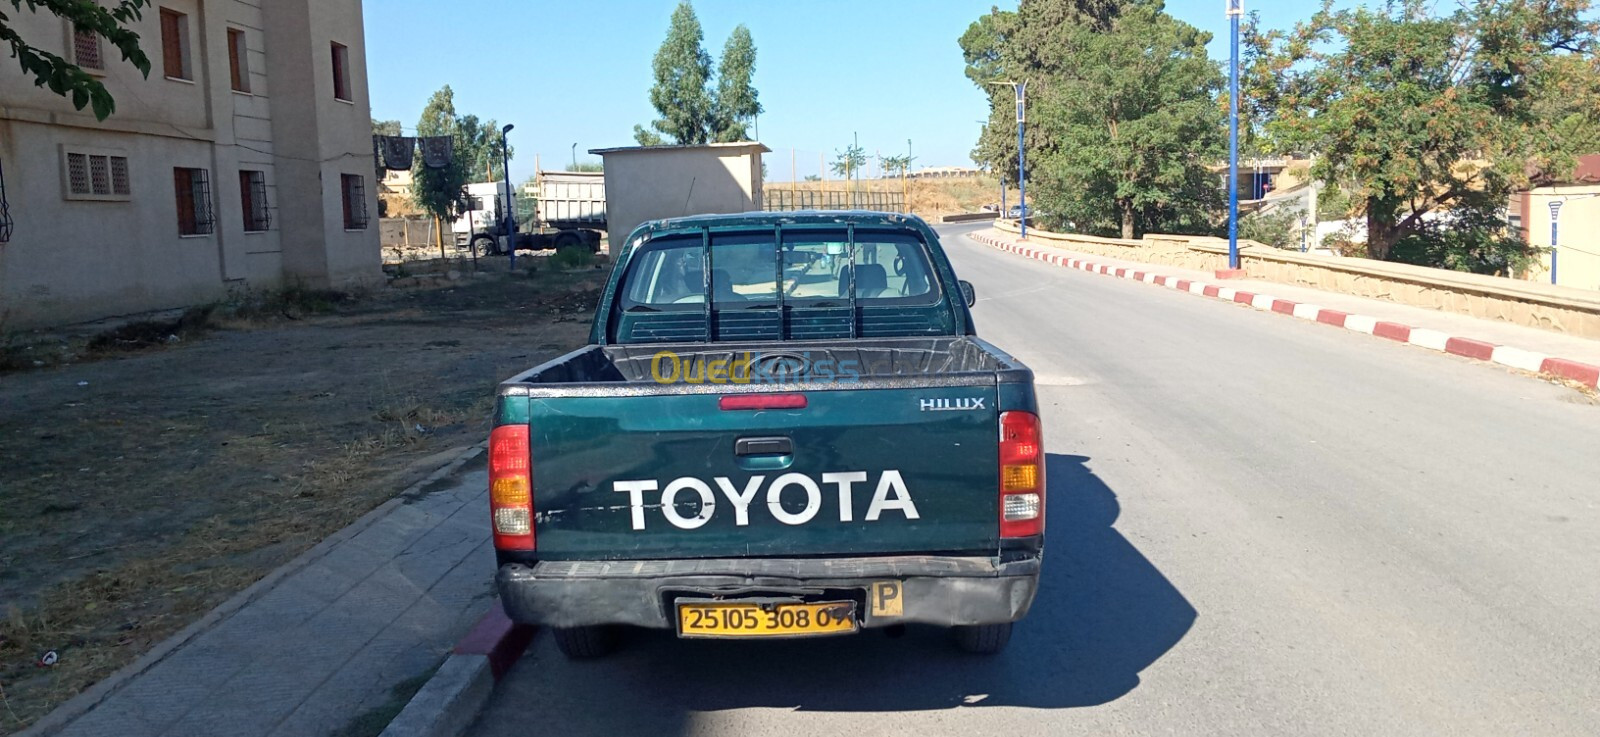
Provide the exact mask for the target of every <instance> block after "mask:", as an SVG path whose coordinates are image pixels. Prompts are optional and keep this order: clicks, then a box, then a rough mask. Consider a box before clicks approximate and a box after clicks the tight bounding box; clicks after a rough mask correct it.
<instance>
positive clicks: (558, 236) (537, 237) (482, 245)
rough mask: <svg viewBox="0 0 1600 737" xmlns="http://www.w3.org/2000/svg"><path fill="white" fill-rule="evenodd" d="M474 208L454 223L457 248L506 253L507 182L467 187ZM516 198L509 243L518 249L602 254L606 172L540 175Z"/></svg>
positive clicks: (520, 191) (567, 172)
mask: <svg viewBox="0 0 1600 737" xmlns="http://www.w3.org/2000/svg"><path fill="white" fill-rule="evenodd" d="M466 191H467V197H468V199H469V202H470V203H471V209H469V210H467V211H466V212H464V213H462V214H461V216H460V217H458V218H456V220H455V222H454V223H452V224H451V228H452V230H453V231H454V232H455V238H456V245H457V246H461V247H466V246H468V245H470V246H472V247H473V248H475V249H477V251H478V253H482V254H498V253H503V252H504V251H505V248H506V240H505V239H503V238H501V236H503V235H504V234H505V233H504V231H505V220H506V217H505V208H504V202H505V200H506V198H505V194H506V183H505V182H478V183H473V184H468V185H467V187H466ZM512 199H513V204H512V207H513V210H514V212H515V213H516V215H515V217H514V223H515V230H514V232H513V234H512V238H511V239H510V241H511V242H512V243H515V247H516V248H517V249H519V250H533V251H536V250H541V249H546V248H557V249H560V248H574V247H584V248H588V249H589V250H591V251H599V250H600V244H601V243H603V242H604V231H605V229H606V184H605V174H604V173H603V172H570V171H562V172H556V171H541V172H539V173H538V175H537V176H536V177H535V178H534V181H533V182H532V183H531V184H524V185H523V186H522V187H521V188H520V190H519V191H517V192H516V196H515V197H514V198H512Z"/></svg>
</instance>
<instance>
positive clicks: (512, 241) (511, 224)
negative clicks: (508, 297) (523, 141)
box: [500, 123, 517, 271]
mask: <svg viewBox="0 0 1600 737" xmlns="http://www.w3.org/2000/svg"><path fill="white" fill-rule="evenodd" d="M515 127H516V126H515V125H512V124H510V123H506V124H505V126H504V127H502V128H501V129H500V172H501V174H502V175H503V176H505V179H506V196H505V206H506V227H505V233H506V252H507V253H510V254H511V270H512V271H516V270H517V232H516V228H517V219H516V216H515V214H514V211H513V209H512V208H514V207H515V206H516V193H515V192H513V191H512V189H511V144H509V143H507V142H506V134H508V133H510V132H511V129H512V128H515Z"/></svg>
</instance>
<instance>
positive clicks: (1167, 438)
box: [470, 226, 1600, 737]
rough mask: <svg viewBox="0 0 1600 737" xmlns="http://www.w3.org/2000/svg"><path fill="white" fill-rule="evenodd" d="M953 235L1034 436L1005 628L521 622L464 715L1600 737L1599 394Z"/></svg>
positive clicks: (611, 728)
mask: <svg viewBox="0 0 1600 737" xmlns="http://www.w3.org/2000/svg"><path fill="white" fill-rule="evenodd" d="M973 229H975V226H963V227H950V228H942V229H941V230H942V232H943V238H944V240H945V245H946V248H947V250H949V251H950V252H951V256H952V258H953V259H954V261H955V264H956V268H957V271H958V273H959V275H960V276H961V277H963V278H965V279H968V280H970V281H971V282H972V283H973V284H974V285H976V288H977V292H978V297H979V300H980V301H979V303H978V306H977V308H976V316H977V320H978V326H979V330H980V333H981V334H982V335H983V336H984V337H986V338H987V339H989V340H990V341H993V342H994V343H995V344H997V345H999V346H1001V347H1002V348H1004V349H1006V350H1008V351H1010V352H1011V353H1013V354H1015V355H1016V356H1017V357H1019V358H1021V359H1022V360H1023V361H1025V362H1026V363H1028V364H1029V365H1030V366H1032V367H1033V369H1034V370H1035V371H1036V372H1037V374H1038V382H1039V392H1040V393H1039V397H1040V405H1041V411H1042V413H1043V415H1044V417H1045V421H1046V450H1047V451H1048V452H1049V454H1050V455H1049V459H1048V464H1049V465H1048V480H1049V506H1048V515H1049V538H1050V542H1049V546H1048V552H1047V554H1046V561H1045V566H1044V576H1043V582H1042V589H1041V592H1040V595H1039V599H1038V601H1037V603H1036V604H1035V605H1034V608H1033V612H1032V614H1031V615H1030V616H1029V618H1028V619H1027V620H1025V621H1024V622H1023V623H1022V624H1020V625H1019V626H1018V629H1017V631H1016V636H1015V638H1014V639H1013V640H1012V643H1011V648H1010V650H1008V651H1007V652H1006V653H1005V654H1003V655H1002V656H999V657H996V658H992V659H984V658H980V657H972V656H964V655H962V654H961V653H959V652H957V651H955V650H954V649H953V648H952V647H951V646H950V645H949V643H948V642H947V640H946V638H945V637H944V635H943V633H941V632H939V631H937V630H932V629H929V630H919V629H913V630H911V631H910V632H909V633H908V634H906V636H904V637H901V638H898V639H891V638H889V637H887V636H885V635H883V634H881V633H869V634H868V635H865V636H861V637H855V638H843V639H828V640H813V641H804V642H799V641H790V642H772V643H754V644H752V643H721V642H711V643H708V642H686V641H678V640H675V639H673V637H672V636H671V635H670V634H667V633H650V632H637V633H630V634H629V635H628V636H627V638H626V639H625V643H624V646H623V649H622V650H621V651H620V652H619V653H617V654H616V655H614V656H612V657H610V658H607V659H604V660H601V661H597V662H589V663H568V662H566V661H565V660H563V659H562V658H561V656H560V655H559V654H558V653H557V652H556V649H555V646H554V645H553V643H551V641H550V638H549V637H548V636H545V635H543V634H541V635H540V636H539V637H538V638H537V639H536V640H535V642H534V645H533V647H532V650H531V651H530V652H529V654H528V655H527V656H526V657H524V658H523V659H522V661H521V662H520V663H519V664H518V665H517V666H516V668H515V669H514V670H513V672H512V673H511V674H510V675H509V676H508V678H507V679H506V680H504V681H503V682H502V683H501V684H500V687H499V690H498V692H497V694H496V696H495V699H494V701H493V702H492V703H491V705H490V707H489V708H488V710H487V711H486V712H485V714H484V715H483V717H482V718H481V719H480V721H479V723H478V724H477V725H476V726H475V727H474V728H473V730H472V731H471V732H470V733H471V734H472V735H476V736H477V737H511V736H512V735H524V734H561V735H569V736H577V735H728V736H730V737H731V736H733V735H778V736H782V737H796V736H797V735H820V734H838V735H915V736H916V737H931V736H933V735H980V734H995V735H1032V734H1227V735H1237V734H1263V735H1265V734H1274V735H1287V734H1294V735H1321V734H1329V735H1336V734H1347V735H1413V734H1414V735H1442V734H1458V735H1459V734H1476V735H1513V734H1515V735H1523V734H1540V735H1562V734H1571V735H1593V734H1600V509H1597V503H1600V502H1597V499H1600V406H1595V405H1594V403H1592V402H1591V401H1589V400H1588V399H1586V398H1584V397H1583V396H1582V395H1580V394H1578V393H1576V392H1573V391H1571V390H1569V389H1565V388H1562V387H1557V386H1553V385H1550V384H1546V383H1543V382H1540V381H1537V380H1534V379H1530V378H1527V377H1525V376H1519V375H1515V374H1512V373H1509V372H1507V371H1504V370H1501V369H1498V368H1495V367H1491V366H1485V365H1483V364H1481V363H1469V362H1467V361H1464V360H1459V359H1456V358H1454V357H1450V356H1442V355H1439V354H1437V353H1433V352H1429V351H1423V350H1419V349H1416V348H1411V347H1408V346H1405V345H1400V344H1396V343H1392V342H1388V341H1383V340H1380V339H1377V338H1372V337H1370V336H1364V335H1359V334H1356V333H1352V332H1349V331H1342V330H1332V329H1327V328H1324V327H1321V326H1318V325H1312V324H1308V323H1306V322H1305V321H1301V320H1295V319H1292V318H1290V317H1287V316H1284V315H1276V314H1267V313H1262V312H1257V311H1255V310H1250V309H1246V308H1244V307H1240V306H1235V305H1231V304H1227V303H1222V302H1218V301H1216V300H1205V299H1199V298H1196V297H1192V296H1189V295H1186V294H1180V293H1177V292H1174V291H1171V290H1165V289H1158V288H1154V287H1151V286H1148V285H1143V284H1136V283H1132V282H1130V281H1127V280H1120V279H1111V278H1108V277H1105V276H1099V275H1094V274H1087V273H1084V272H1080V271H1076V270H1068V269H1061V268H1056V267H1051V266H1047V265H1045V264H1042V263H1039V262H1037V261H1032V260H1027V259H1023V258H1020V257H1017V256H1013V255H1010V254H1005V253H1002V252H999V251H996V250H993V249H990V248H986V247H983V246H980V245H978V244H976V243H975V242H973V241H971V240H970V239H967V238H965V237H962V236H961V235H960V234H961V233H965V232H970V231H971V230H973Z"/></svg>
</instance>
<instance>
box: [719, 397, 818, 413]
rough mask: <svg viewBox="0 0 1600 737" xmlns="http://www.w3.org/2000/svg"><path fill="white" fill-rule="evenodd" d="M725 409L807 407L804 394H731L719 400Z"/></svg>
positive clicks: (721, 407) (721, 406) (720, 405)
mask: <svg viewBox="0 0 1600 737" xmlns="http://www.w3.org/2000/svg"><path fill="white" fill-rule="evenodd" d="M717 408H718V409H721V410H723V411H725V412H726V411H737V410H752V409H805V408H806V395H804V394H730V395H728V396H726V397H722V398H721V399H718V400H717Z"/></svg>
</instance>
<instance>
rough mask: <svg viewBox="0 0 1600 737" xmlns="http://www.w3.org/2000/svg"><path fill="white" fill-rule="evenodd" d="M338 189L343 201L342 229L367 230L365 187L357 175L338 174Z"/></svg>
mask: <svg viewBox="0 0 1600 737" xmlns="http://www.w3.org/2000/svg"><path fill="white" fill-rule="evenodd" d="M339 189H340V191H341V194H342V195H343V200H344V229H345V230H366V229H367V187H366V183H365V182H363V181H362V179H361V176H360V175H358V174H340V175H339Z"/></svg>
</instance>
